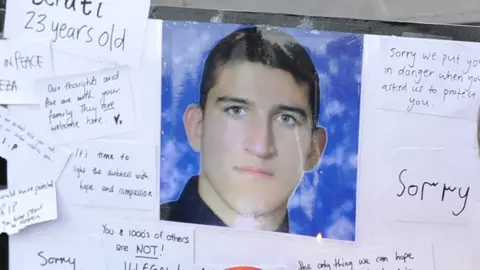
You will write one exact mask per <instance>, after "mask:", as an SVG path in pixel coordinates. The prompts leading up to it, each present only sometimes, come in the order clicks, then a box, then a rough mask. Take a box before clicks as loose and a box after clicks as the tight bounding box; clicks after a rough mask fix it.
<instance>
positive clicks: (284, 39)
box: [200, 26, 320, 128]
mask: <svg viewBox="0 0 480 270" xmlns="http://www.w3.org/2000/svg"><path fill="white" fill-rule="evenodd" d="M231 61H248V62H253V63H261V64H263V65H266V66H269V67H272V68H278V69H281V70H284V71H286V72H288V73H290V74H291V75H292V76H293V78H294V79H295V81H296V82H297V83H299V84H303V83H304V84H306V85H307V86H308V100H309V105H310V109H311V110H312V121H313V127H314V128H315V127H316V125H317V121H318V112H319V102H320V98H319V96H320V86H319V79H318V74H317V70H316V68H315V65H314V64H313V62H312V59H311V58H310V55H309V54H308V52H307V50H306V49H305V48H304V47H303V46H302V45H300V43H299V42H298V41H297V40H296V39H295V38H293V37H292V36H290V35H288V34H286V33H284V32H281V31H280V30H277V29H273V28H269V27H259V26H249V27H242V28H239V29H238V30H236V31H234V32H232V33H231V34H229V35H228V36H226V37H225V38H223V39H221V40H220V41H219V42H218V43H217V44H216V45H215V46H214V47H213V49H212V50H211V51H210V53H209V55H208V56H207V59H206V60H205V65H204V67H203V75H202V82H201V84H200V107H201V108H202V110H204V109H205V106H206V103H207V98H208V93H209V91H210V89H212V87H213V86H214V85H215V83H216V76H217V75H218V70H219V68H221V67H222V66H224V65H225V64H227V63H229V62H231Z"/></svg>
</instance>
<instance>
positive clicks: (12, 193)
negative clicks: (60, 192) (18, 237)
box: [0, 180, 57, 235]
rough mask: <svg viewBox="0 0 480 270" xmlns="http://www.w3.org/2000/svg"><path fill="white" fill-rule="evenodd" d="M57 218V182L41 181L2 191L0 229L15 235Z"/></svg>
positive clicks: (0, 198)
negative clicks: (29, 227) (27, 228)
mask: <svg viewBox="0 0 480 270" xmlns="http://www.w3.org/2000/svg"><path fill="white" fill-rule="evenodd" d="M56 218H57V195H56V186H55V181H53V180H48V181H40V182H38V183H32V184H28V185H22V186H20V187H17V188H9V189H7V190H3V191H0V221H1V224H0V228H1V229H2V232H6V233H7V234H10V235H11V234H15V233H18V232H19V231H20V230H22V229H24V228H26V227H27V226H30V225H33V224H37V223H41V222H46V221H50V220H54V219H56Z"/></svg>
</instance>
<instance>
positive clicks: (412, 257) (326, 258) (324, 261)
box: [289, 245, 434, 270]
mask: <svg viewBox="0 0 480 270" xmlns="http://www.w3.org/2000/svg"><path fill="white" fill-rule="evenodd" d="M289 269H298V270H313V269H326V270H333V269H338V270H352V269H354V270H399V269H400V270H404V269H406V270H434V258H433V251H432V247H431V246H427V245H419V246H417V247H410V248H397V249H392V248H375V249H362V250H357V251H345V252H338V251H336V252H322V253H318V254H317V255H315V256H311V257H310V258H306V259H300V260H298V262H297V263H296V264H295V265H293V264H292V265H291V266H290V268H289Z"/></svg>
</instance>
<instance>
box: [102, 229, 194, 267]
mask: <svg viewBox="0 0 480 270" xmlns="http://www.w3.org/2000/svg"><path fill="white" fill-rule="evenodd" d="M99 229H100V232H101V234H102V235H103V240H102V241H103V246H104V248H105V254H106V256H107V264H108V269H124V270H135V269H161V267H164V269H166V268H165V267H168V269H175V270H178V269H181V267H180V265H191V264H193V259H194V257H193V255H194V253H193V252H194V244H193V229H189V228H186V227H183V228H182V227H180V226H163V225H154V224H145V223H142V224H134V223H131V224H129V223H103V224H102V225H101V228H99ZM182 269H183V268H182Z"/></svg>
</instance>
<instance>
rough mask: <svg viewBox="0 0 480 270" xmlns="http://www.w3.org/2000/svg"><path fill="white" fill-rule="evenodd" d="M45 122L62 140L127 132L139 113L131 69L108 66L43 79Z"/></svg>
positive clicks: (41, 94)
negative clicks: (136, 111) (96, 69)
mask: <svg viewBox="0 0 480 270" xmlns="http://www.w3.org/2000/svg"><path fill="white" fill-rule="evenodd" d="M35 88H36V91H37V94H38V95H39V97H41V101H40V106H41V107H42V108H43V111H44V121H45V124H46V125H48V126H49V129H50V131H51V133H52V134H53V136H55V137H56V138H57V139H59V140H60V141H62V142H67V141H75V140H85V139H93V138H99V137H104V136H109V135H114V134H120V133H125V132H128V131H131V130H132V129H133V128H134V124H135V116H134V111H133V102H132V95H131V91H130V80H129V76H128V70H127V69H126V68H124V67H120V68H113V69H105V70H102V71H98V72H91V73H86V74H81V75H75V76H68V77H60V78H51V79H45V80H39V81H37V82H36V83H35Z"/></svg>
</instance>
